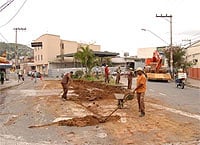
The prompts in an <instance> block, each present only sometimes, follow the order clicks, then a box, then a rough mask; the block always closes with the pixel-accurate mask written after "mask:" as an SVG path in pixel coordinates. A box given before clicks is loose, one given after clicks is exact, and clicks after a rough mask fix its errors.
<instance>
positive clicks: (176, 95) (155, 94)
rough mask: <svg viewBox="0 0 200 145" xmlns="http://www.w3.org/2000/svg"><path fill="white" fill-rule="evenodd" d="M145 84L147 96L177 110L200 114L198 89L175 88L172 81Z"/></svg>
mask: <svg viewBox="0 0 200 145" xmlns="http://www.w3.org/2000/svg"><path fill="white" fill-rule="evenodd" d="M147 85H148V88H147V93H146V95H147V97H148V96H149V97H152V98H155V99H159V100H161V101H163V102H164V103H166V105H167V106H169V107H172V108H175V109H178V110H182V111H186V112H190V113H194V114H200V89H196V88H191V87H187V86H185V88H184V89H180V88H176V85H175V83H174V82H148V83H147Z"/></svg>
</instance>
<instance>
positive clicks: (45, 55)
mask: <svg viewBox="0 0 200 145" xmlns="http://www.w3.org/2000/svg"><path fill="white" fill-rule="evenodd" d="M84 45H87V44H81V43H78V42H76V41H68V40H62V39H61V38H60V36H59V35H52V34H44V35H42V36H40V37H39V38H37V39H36V40H34V42H32V43H31V46H32V47H33V48H34V64H35V66H36V70H37V71H39V72H41V73H42V74H45V75H46V74H48V70H49V69H56V68H66V67H74V65H75V62H74V59H73V57H64V55H65V54H69V53H71V54H72V53H76V52H77V51H78V48H80V46H84ZM90 49H92V50H93V51H100V45H94V44H91V45H90ZM58 56H59V57H58Z"/></svg>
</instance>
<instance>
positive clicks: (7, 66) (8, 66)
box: [0, 63, 12, 69]
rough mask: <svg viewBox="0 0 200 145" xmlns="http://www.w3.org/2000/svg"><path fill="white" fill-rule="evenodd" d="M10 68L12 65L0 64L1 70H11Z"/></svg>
mask: <svg viewBox="0 0 200 145" xmlns="http://www.w3.org/2000/svg"><path fill="white" fill-rule="evenodd" d="M11 67H12V64H9V63H8V64H6V63H0V69H1V68H11Z"/></svg>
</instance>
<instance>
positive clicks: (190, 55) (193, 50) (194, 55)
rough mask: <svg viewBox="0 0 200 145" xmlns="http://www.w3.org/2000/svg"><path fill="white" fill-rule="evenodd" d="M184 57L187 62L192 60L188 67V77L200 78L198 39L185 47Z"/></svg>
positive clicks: (199, 42) (199, 47) (199, 44)
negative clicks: (190, 65) (191, 64)
mask: <svg viewBox="0 0 200 145" xmlns="http://www.w3.org/2000/svg"><path fill="white" fill-rule="evenodd" d="M186 57H187V61H188V62H193V66H192V67H190V68H189V69H188V77H189V78H193V79H198V80H200V40H199V41H196V42H195V43H193V44H192V45H191V46H189V47H188V48H187V50H186Z"/></svg>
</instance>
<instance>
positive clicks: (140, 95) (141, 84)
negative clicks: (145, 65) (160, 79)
mask: <svg viewBox="0 0 200 145" xmlns="http://www.w3.org/2000/svg"><path fill="white" fill-rule="evenodd" d="M136 73H137V82H136V88H135V89H134V91H133V93H135V92H136V95H137V101H138V107H139V112H140V113H141V114H140V117H143V116H145V104H144V96H145V92H146V77H145V75H144V71H143V69H142V68H141V67H138V68H137V69H136Z"/></svg>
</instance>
